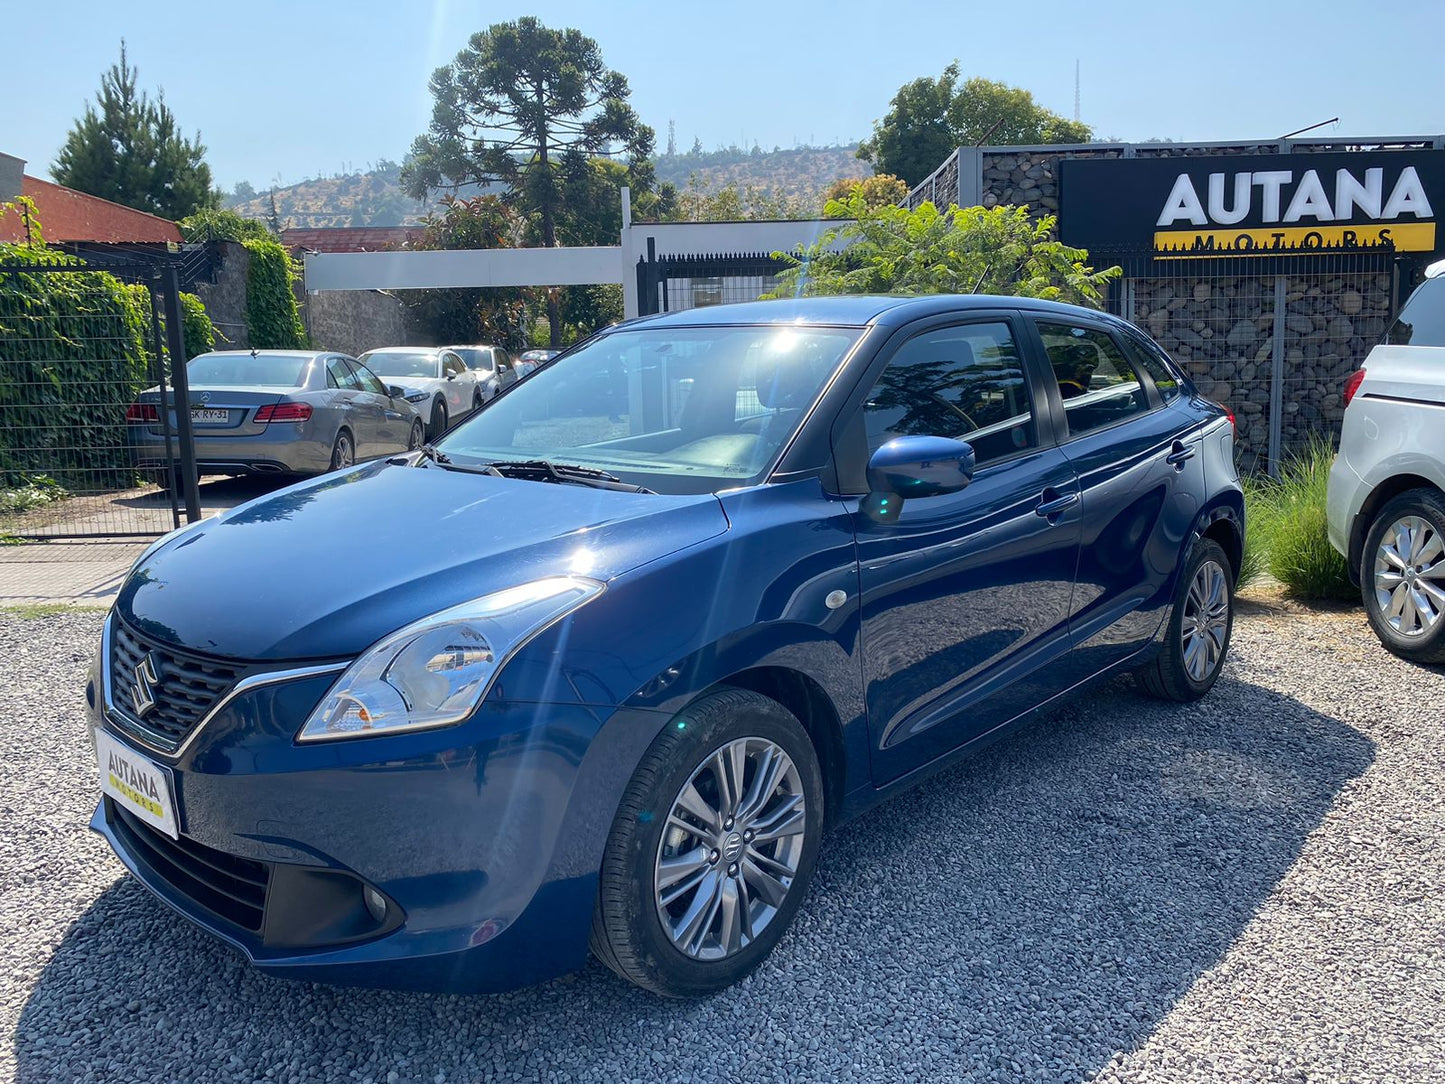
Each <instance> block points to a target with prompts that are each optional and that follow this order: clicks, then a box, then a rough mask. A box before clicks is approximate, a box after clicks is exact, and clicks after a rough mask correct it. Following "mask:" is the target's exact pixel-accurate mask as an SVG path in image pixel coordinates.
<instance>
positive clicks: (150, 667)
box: [130, 652, 161, 719]
mask: <svg viewBox="0 0 1445 1084" xmlns="http://www.w3.org/2000/svg"><path fill="white" fill-rule="evenodd" d="M160 680H161V679H160V677H159V676H158V675H157V674H156V660H155V652H151V653H150V654H149V655H147V656H146V657H145V658H143V659H141V661H140V662H138V663H137V664H136V668H135V684H134V685H132V686H131V689H130V702H131V706H132V707H133V708H135V714H136V718H137V719H139V718H142V717H143V716H144V715H145V713H146V712H148V711H150V710H151V708H153V707H155V706H156V685H157V684H158V683H159V682H160Z"/></svg>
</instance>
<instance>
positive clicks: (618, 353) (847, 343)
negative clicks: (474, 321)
mask: <svg viewBox="0 0 1445 1084" xmlns="http://www.w3.org/2000/svg"><path fill="white" fill-rule="evenodd" d="M861 334H862V331H861V329H859V328H817V327H793V326H777V325H766V326H757V327H709V328H667V329H661V328H659V329H646V328H643V329H638V330H636V331H618V332H614V333H612V334H610V335H605V336H603V337H602V338H600V339H597V340H595V341H594V342H592V343H591V344H589V345H587V346H584V347H582V348H580V349H578V350H575V351H573V352H572V353H571V354H568V355H567V356H566V357H564V358H560V359H558V360H557V361H555V362H553V363H552V364H551V365H549V366H547V367H546V368H545V369H542V370H540V371H539V372H537V373H536V374H535V375H533V376H531V377H528V379H527V380H525V381H524V382H522V383H520V384H518V385H517V386H516V387H515V388H514V389H513V390H511V391H509V392H508V393H507V394H506V395H504V396H502V397H501V398H500V399H498V400H497V401H496V402H495V403H493V404H491V405H490V406H488V407H487V409H486V410H484V411H482V412H481V413H480V414H478V415H476V416H475V417H474V418H472V419H471V420H470V421H468V422H467V423H465V424H464V425H462V426H460V427H458V428H457V429H456V430H455V431H454V432H452V433H451V434H450V435H449V436H447V437H446V438H445V439H443V440H442V441H441V442H440V443H439V445H438V447H440V448H441V449H442V450H444V451H445V452H446V453H447V454H448V455H449V456H452V457H453V458H455V459H457V460H459V461H463V462H465V461H469V460H470V461H473V462H492V461H495V460H530V459H546V460H550V461H552V462H554V463H564V464H570V465H578V466H584V467H592V468H596V469H598V470H604V471H608V472H610V473H612V474H615V475H617V476H618V477H619V478H621V479H623V480H624V481H626V482H631V483H633V484H636V485H641V486H646V487H647V488H648V489H652V490H656V491H657V492H659V493H710V492H713V491H715V490H718V489H727V488H731V487H734V486H741V485H749V484H752V483H754V482H757V481H760V480H761V479H762V477H763V474H764V472H765V471H767V470H768V469H769V468H770V467H771V466H772V463H773V461H774V460H775V459H776V458H777V456H778V453H779V452H780V451H781V450H782V448H783V445H784V444H785V443H786V442H787V440H788V438H789V437H791V436H792V434H793V432H794V431H795V430H796V429H797V427H798V425H799V423H800V422H801V421H802V420H803V415H804V413H805V412H806V411H807V410H808V408H809V407H810V406H812V404H813V402H814V401H815V400H816V399H817V397H818V394H819V393H820V392H821V391H822V389H823V386H824V385H825V384H826V383H827V382H828V378H829V377H830V376H832V374H833V373H834V372H835V371H836V370H837V368H838V366H839V364H840V363H841V362H842V360H843V358H844V357H845V356H846V355H847V353H848V351H849V349H850V348H851V347H852V346H853V344H854V343H855V342H857V341H858V337H859V336H860V335H861Z"/></svg>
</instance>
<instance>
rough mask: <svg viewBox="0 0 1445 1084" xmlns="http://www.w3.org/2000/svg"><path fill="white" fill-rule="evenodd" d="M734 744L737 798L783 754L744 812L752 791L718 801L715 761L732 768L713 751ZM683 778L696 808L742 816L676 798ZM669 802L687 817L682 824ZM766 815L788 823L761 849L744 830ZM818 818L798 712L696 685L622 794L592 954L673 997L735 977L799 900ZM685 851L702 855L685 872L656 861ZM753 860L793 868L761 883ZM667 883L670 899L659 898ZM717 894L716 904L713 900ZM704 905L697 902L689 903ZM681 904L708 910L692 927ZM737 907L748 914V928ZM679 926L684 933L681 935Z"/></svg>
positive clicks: (772, 939) (816, 790)
mask: <svg viewBox="0 0 1445 1084" xmlns="http://www.w3.org/2000/svg"><path fill="white" fill-rule="evenodd" d="M739 748H741V749H742V750H743V757H742V763H743V786H742V787H741V788H740V789H741V791H742V794H743V796H744V798H745V799H746V798H749V797H751V796H750V795H749V793H748V790H749V788H750V787H751V786H752V785H753V783H754V782H755V781H756V780H757V778H758V773H759V772H761V771H763V770H764V766H765V765H768V764H770V763H771V765H773V766H778V765H782V770H781V771H780V772H779V775H778V782H777V785H776V787H775V788H774V789H773V790H771V791H770V792H769V796H768V797H767V798H766V799H765V800H763V802H762V804H761V806H760V807H756V806H755V812H754V813H753V815H752V816H747V815H746V809H747V803H746V802H744V803H739V804H738V805H730V804H729V803H727V802H726V801H722V800H719V799H720V794H721V789H722V778H721V777H720V776H719V775H718V774H717V773H716V772H715V771H714V767H717V768H718V770H719V771H723V772H726V768H725V767H723V764H724V759H723V758H722V757H720V756H719V754H721V753H723V752H724V751H735V750H737V749H739ZM778 752H781V753H782V754H785V757H786V759H785V760H784V759H781V758H779V757H778V756H777V753H778ZM768 757H771V761H769V760H768V759H765V758H768ZM732 760H733V758H731V757H728V758H726V761H727V762H728V763H731V762H732ZM685 789H686V790H687V791H688V792H689V793H690V794H691V796H692V798H693V799H701V802H702V805H701V807H699V806H698V804H697V802H696V801H693V803H692V804H693V808H704V809H711V810H712V811H713V812H716V813H718V815H719V816H722V815H723V814H724V813H726V812H727V811H728V810H729V809H734V810H738V809H739V807H740V811H742V812H743V813H744V815H743V816H739V817H738V818H737V819H736V822H734V821H733V820H732V819H731V818H729V819H728V820H725V821H723V826H719V827H718V829H717V830H716V831H714V832H709V831H708V830H706V829H704V828H703V827H702V824H703V818H702V817H700V816H697V815H695V814H693V813H692V812H690V811H686V810H682V809H681V808H675V807H676V806H677V803H678V802H679V801H680V800H681V799H682V798H683V793H684V790H685ZM734 789H738V788H734ZM799 801H800V802H801V806H802V811H801V816H799V813H798V811H797V805H798V803H799ZM708 803H712V804H711V805H709V804H708ZM674 814H677V818H676V820H677V821H680V822H682V823H686V824H688V825H689V828H690V829H691V830H688V831H685V830H683V829H681V828H678V827H676V826H675V822H674V820H673V819H672V818H673V815H674ZM713 823H716V821H714V822H713ZM763 824H767V825H768V826H769V827H770V828H772V829H776V828H778V827H779V826H780V825H784V824H785V825H786V827H787V828H788V829H790V830H789V831H787V832H785V833H779V834H778V836H777V838H774V839H770V840H768V841H767V842H765V843H763V844H762V846H761V848H760V849H758V848H755V847H754V845H753V843H754V842H756V841H755V840H753V841H748V840H744V838H743V836H742V835H741V834H740V832H746V833H751V832H753V831H755V830H757V828H756V826H758V825H763ZM724 826H726V827H724ZM799 826H801V827H800V830H795V829H798V828H799ZM822 828H823V781H822V775H821V773H820V770H819V768H818V758H817V754H816V752H815V751H814V749H813V743H812V741H811V740H810V739H809V738H808V735H807V732H806V731H804V730H803V727H802V725H801V724H800V723H799V722H798V720H797V719H795V718H794V717H793V716H792V715H791V714H790V713H789V712H787V711H786V710H785V709H784V708H783V707H782V706H781V705H779V704H778V703H777V702H776V701H773V700H769V699H768V698H767V697H765V696H762V695H760V694H758V693H754V692H749V691H746V690H743V689H727V690H723V691H721V692H716V693H711V694H709V695H707V696H704V697H702V698H701V699H700V700H698V701H696V702H695V703H693V704H691V705H689V706H688V707H687V708H685V709H684V710H683V711H682V712H681V713H679V714H678V716H677V718H676V719H675V721H674V722H671V723H669V724H668V726H667V728H666V729H665V730H663V732H662V733H661V734H660V735H658V737H657V739H656V740H655V741H654V742H653V743H652V746H651V748H649V749H648V751H647V753H646V755H645V756H644V757H643V758H642V763H641V764H639V765H638V768H637V771H636V772H635V773H634V774H633V776H632V780H631V782H630V783H628V785H627V790H626V791H625V793H624V794H623V798H622V803H621V805H620V807H619V808H618V811H617V817H616V819H615V820H614V821H613V824H612V831H611V834H610V835H609V836H608V840H607V847H606V850H605V851H604V854H603V859H602V872H601V877H600V881H599V886H598V895H597V908H596V911H595V912H594V916H593V921H592V951H593V953H594V954H595V955H596V956H597V958H598V959H600V960H601V961H602V962H603V963H604V964H606V965H607V966H608V967H610V968H611V969H612V970H613V971H615V972H617V974H619V975H621V976H622V977H623V978H624V979H627V980H628V981H629V982H632V983H635V984H636V985H638V986H641V987H643V988H644V989H647V990H651V991H653V992H654V993H658V994H662V995H664V996H667V997H698V996H701V995H704V994H711V993H714V992H716V991H718V990H722V989H724V988H725V987H728V986H731V985H732V984H733V983H735V982H737V981H738V980H739V979H741V978H743V976H745V975H747V974H748V973H749V972H750V971H752V970H753V968H755V967H757V965H758V964H759V963H761V962H762V960H763V959H764V958H765V957H766V956H767V955H768V953H769V952H771V951H772V949H773V946H774V945H776V944H777V942H778V940H779V939H780V938H781V937H782V935H783V932H784V931H785V930H786V929H787V927H788V925H789V923H790V922H791V921H792V919H793V916H794V914H796V913H797V910H798V907H799V905H800V904H801V903H802V900H803V897H804V895H805V894H806V893H807V890H808V882H809V881H810V880H811V878H812V875H813V869H814V867H815V865H816V864H817V860H818V844H819V837H820V836H821V834H822ZM690 854H696V855H698V856H699V857H698V859H697V861H696V863H688V862H686V861H684V862H683V863H682V865H683V868H687V869H690V870H692V872H691V873H689V874H688V875H686V876H681V877H677V876H675V875H674V877H673V879H672V880H671V881H667V880H666V877H667V876H668V874H666V873H664V872H663V871H662V862H663V860H664V859H666V858H675V857H682V858H683V859H685V858H686V856H688V855H690ZM729 859H732V861H731V862H730V861H729ZM757 859H764V860H766V861H767V862H768V863H771V864H772V867H773V868H780V869H787V868H791V870H792V875H791V877H789V878H784V877H782V876H779V877H778V878H776V879H772V880H771V883H769V881H768V879H767V878H766V877H765V876H764V872H763V869H762V867H761V866H760V865H759V864H758V861H757ZM660 885H661V886H662V887H661V888H660V887H659V886H660ZM689 886H691V887H689ZM760 888H761V889H762V891H761V892H760V891H759V889H760ZM663 889H665V890H666V892H667V893H670V894H673V898H671V899H670V900H666V901H664V899H663ZM778 889H781V893H779V892H778ZM764 893H765V894H766V895H767V896H768V898H767V899H764V898H763V895H764ZM713 899H715V900H716V901H717V903H716V905H712V904H708V903H707V901H709V900H713ZM729 899H730V900H731V905H730V906H729V905H728V901H729ZM700 904H703V905H704V906H702V907H701V910H700V911H693V909H694V908H697V907H699V905H700ZM744 905H746V906H744ZM714 906H715V907H716V909H714ZM689 913H697V914H700V915H704V916H707V917H706V920H705V921H704V922H703V923H702V924H701V926H700V932H698V933H697V934H696V935H695V936H689V935H688V931H687V928H686V923H685V922H684V921H683V919H684V916H686V915H688V914H689ZM728 914H733V915H736V916H739V917H738V920H737V922H736V923H732V924H727V923H725V922H724V919H725V918H726V917H727V916H728ZM745 915H751V924H752V930H751V932H752V936H751V937H748V928H749V924H750V921H749V919H748V918H745V917H742V916H745ZM664 916H666V917H667V921H668V923H669V926H664ZM673 930H678V931H680V933H681V934H682V936H681V937H679V938H678V940H681V941H682V944H681V945H679V944H678V943H677V941H675V940H674V932H673ZM729 942H731V944H729Z"/></svg>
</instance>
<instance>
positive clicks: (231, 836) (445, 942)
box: [91, 675, 660, 992]
mask: <svg viewBox="0 0 1445 1084" xmlns="http://www.w3.org/2000/svg"><path fill="white" fill-rule="evenodd" d="M331 680H332V676H329V675H327V676H320V677H315V678H309V679H303V680H298V681H293V682H286V683H281V684H276V685H270V686H261V687H258V688H255V689H253V690H249V691H247V692H245V693H243V694H242V695H239V696H237V697H236V698H235V699H233V700H232V701H230V702H228V703H227V704H226V705H225V707H224V708H223V709H222V710H221V711H220V712H219V713H217V714H216V715H215V716H214V717H212V718H211V719H210V720H209V721H208V722H207V723H206V724H205V725H204V727H203V729H202V731H201V732H200V733H199V734H198V735H197V736H196V738H195V739H194V740H192V741H191V742H189V743H188V744H187V745H186V746H185V747H184V748H183V749H182V751H181V753H180V754H179V755H178V756H177V757H174V758H171V757H167V756H165V755H164V754H161V753H159V752H157V751H156V750H152V749H147V748H145V746H144V745H142V744H141V743H139V742H137V741H136V740H135V739H134V738H132V737H131V736H130V735H129V734H128V733H126V732H125V731H123V730H121V729H120V728H118V727H116V726H115V725H113V724H112V723H110V722H108V721H106V719H105V708H104V706H103V704H102V703H100V701H101V699H102V698H101V697H96V700H97V706H96V709H95V711H94V714H93V717H92V722H93V723H94V724H96V725H103V726H105V728H106V730H107V732H108V733H110V734H111V735H113V736H114V737H116V738H117V739H118V740H121V741H124V742H126V743H127V744H129V745H130V746H132V747H133V748H136V749H137V750H141V751H144V752H145V753H146V755H147V756H149V757H151V759H152V760H154V761H156V762H157V763H160V764H164V765H166V766H167V767H169V768H170V771H171V773H172V777H173V779H174V792H175V803H176V808H177V816H178V820H179V827H180V832H181V839H180V841H179V842H178V843H175V844H172V843H171V841H169V840H168V839H165V838H164V837H160V836H157V835H156V834H155V833H154V832H152V831H151V830H149V829H147V828H145V827H144V826H141V825H138V824H131V823H129V822H128V821H127V820H126V819H125V818H124V815H123V814H121V813H120V812H119V811H118V810H117V809H116V808H115V807H114V806H113V805H111V803H109V802H108V801H102V803H101V804H100V805H99V806H98V807H97V809H96V812H95V815H94V817H93V818H92V820H91V827H92V828H93V829H94V830H95V831H97V832H99V833H100V834H101V835H103V836H104V837H105V838H106V839H107V840H108V841H109V842H110V844H111V846H112V848H113V849H114V850H115V852H116V854H117V855H118V856H119V857H120V859H121V861H122V862H123V863H124V864H125V865H126V867H127V868H128V869H129V870H130V871H131V872H132V873H133V874H135V876H136V877H137V878H138V879H139V880H140V881H141V882H142V883H144V884H145V885H146V886H147V887H148V888H149V889H151V891H152V892H154V893H155V894H156V895H157V896H158V897H159V898H160V899H161V900H162V901H163V902H165V903H166V904H167V905H168V906H170V907H171V908H173V909H174V910H176V911H177V912H178V913H180V914H181V915H183V916H184V917H186V918H187V919H189V920H190V921H192V922H194V923H195V924H197V925H199V926H201V927H203V928H205V929H206V930H208V931H210V932H211V933H213V934H215V935H216V936H218V937H220V938H221V939H223V940H224V941H226V942H228V943H230V944H231V945H233V946H234V947H235V948H237V949H239V950H240V951H241V952H242V953H244V954H245V955H246V956H247V958H248V959H250V960H251V961H252V962H253V963H254V964H256V965H257V966H258V967H260V968H261V969H263V970H265V971H268V972H271V973H274V974H280V975H286V976H290V977H295V978H301V979H305V980H308V981H321V982H333V983H341V984H346V985H361V986H383V987H394V988H410V989H429V990H447V991H456V992H480V991H491V990H501V989H509V988H513V987H516V986H521V985H526V984H530V983H533V982H538V981H541V980H544V979H547V978H551V977H554V976H556V975H559V974H563V973H565V972H567V971H571V970H574V969H576V968H577V967H580V966H581V965H582V964H583V963H585V961H586V958H587V941H588V935H589V931H590V926H591V919H592V910H593V906H594V903H595V899H596V886H597V868H598V866H599V865H600V861H601V852H602V847H603V844H604V843H605V839H606V833H607V831H608V830H609V829H610V826H611V817H612V813H613V811H614V810H615V808H616V799H617V798H618V797H619V796H620V790H621V787H622V786H625V784H626V780H627V778H628V777H629V775H630V771H631V769H630V767H629V766H628V765H627V764H625V763H618V762H617V758H618V756H619V755H620V756H622V757H623V759H624V760H625V759H626V758H628V757H633V756H634V755H636V754H635V751H634V750H633V747H645V743H646V742H647V741H650V740H651V736H652V735H654V734H655V733H656V730H657V728H658V726H659V725H660V724H659V723H658V721H657V720H656V719H655V718H653V713H650V712H640V713H631V712H617V711H615V710H614V709H605V710H604V709H598V708H595V707H584V706H581V705H556V706H548V707H544V706H541V705H536V704H510V705H508V704H492V703H489V704H486V705H484V706H483V707H482V708H481V709H480V710H479V711H478V713H477V716H476V717H474V718H473V719H472V720H471V721H469V722H468V723H464V724H462V725H460V726H458V727H455V728H450V729H446V730H438V731H432V732H420V733H416V734H411V735H396V736H393V737H389V738H369V739H360V740H351V741H341V742H334V743H320V744H308V745H306V746H299V745H297V744H296V743H295V741H294V735H295V732H296V730H297V729H298V727H299V725H300V721H301V720H303V719H305V717H306V715H307V714H308V713H309V711H310V709H311V708H312V707H313V706H314V705H315V703H316V702H317V701H319V699H320V697H321V696H322V694H323V693H324V692H325V690H326V688H327V687H328V685H329V684H330V681H331ZM627 716H633V718H631V719H628V718H626V717H627ZM603 722H608V723H619V724H620V729H619V731H618V732H619V733H626V734H629V735H631V738H630V740H628V741H627V742H625V743H623V744H624V745H625V746H627V747H628V748H627V751H625V752H624V751H623V750H622V749H621V748H619V746H618V744H617V743H615V742H608V741H601V742H597V741H594V738H595V737H596V735H597V732H598V730H599V728H600V726H601V724H602V723H603ZM633 763H635V760H634V761H633ZM147 833H149V834H148V835H147ZM176 851H179V852H180V853H179V854H177V853H174V852H176ZM218 856H219V857H218ZM190 862H195V863H199V865H198V866H196V867H194V868H191V867H188V865H187V863H190ZM218 867H225V868H224V869H218ZM220 874H231V875H234V876H235V878H236V879H234V880H228V879H227V878H226V877H225V876H221V875H220ZM246 881H249V883H250V884H251V885H253V886H254V887H252V888H251V889H247V888H246V887H245V885H244V884H241V883H239V882H246ZM198 885H202V886H205V887H198ZM364 886H372V887H374V888H375V889H376V890H377V891H378V892H380V893H381V894H382V895H383V896H384V897H385V899H386V900H387V903H388V916H387V919H386V921H385V922H381V923H378V922H376V921H373V917H370V916H369V915H368V912H367V911H366V910H365V907H364V902H363V897H362V895H361V892H362V888H363V887H364ZM209 890H214V891H209ZM214 892H219V893H220V895H219V896H218V895H216V894H214ZM228 894H229V897H237V896H245V897H247V900H248V903H249V906H250V910H246V909H244V908H239V907H236V906H232V905H230V904H227V903H226V902H225V899H224V898H223V897H227V895H228Z"/></svg>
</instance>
